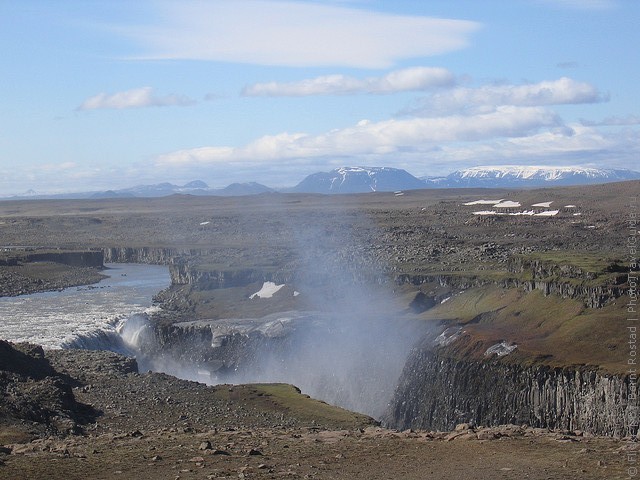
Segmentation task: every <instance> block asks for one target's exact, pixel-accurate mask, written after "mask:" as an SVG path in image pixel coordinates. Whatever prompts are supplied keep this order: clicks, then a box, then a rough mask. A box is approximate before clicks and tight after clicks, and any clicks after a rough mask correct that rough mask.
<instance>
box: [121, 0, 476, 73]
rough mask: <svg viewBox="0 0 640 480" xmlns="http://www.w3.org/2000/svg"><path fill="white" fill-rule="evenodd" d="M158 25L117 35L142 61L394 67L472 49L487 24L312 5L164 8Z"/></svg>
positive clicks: (191, 1)
mask: <svg viewBox="0 0 640 480" xmlns="http://www.w3.org/2000/svg"><path fill="white" fill-rule="evenodd" d="M159 5H160V6H161V7H162V11H161V12H160V14H159V15H158V16H157V18H156V20H155V21H154V23H153V24H152V25H141V26H137V27H128V28H120V29H118V30H117V32H116V33H118V34H120V35H125V36H127V37H129V38H130V39H132V40H133V41H134V42H135V43H136V44H138V45H139V46H140V48H141V49H143V51H144V53H142V54H141V55H140V57H142V58H148V59H188V60H212V61H222V62H238V63H251V64H259V65H281V66H296V67H305V66H345V67H363V68H388V67H390V66H392V65H394V64H396V63H397V62H398V61H399V60H402V59H407V58H418V57H425V56H431V55H440V54H444V53H447V52H451V51H455V50H459V49H462V48H464V47H466V46H467V44H468V40H469V37H470V35H471V34H472V33H473V32H474V31H476V30H478V28H479V27H480V24H478V23H476V22H471V21H466V20H450V19H442V18H431V17H423V16H409V15H395V14H388V13H382V12H374V11H367V10H361V9H356V8H349V7H342V6H335V5H323V4H321V3H311V2H293V1H279V0H263V1H257V0H234V1H232V2H231V1H226V0H211V1H208V2H202V1H196V0H184V1H181V2H161V3H160V4H159Z"/></svg>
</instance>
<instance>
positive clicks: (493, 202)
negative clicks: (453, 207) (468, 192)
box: [463, 198, 504, 206]
mask: <svg viewBox="0 0 640 480" xmlns="http://www.w3.org/2000/svg"><path fill="white" fill-rule="evenodd" d="M503 200H504V198H501V199H500V200H474V201H473V202H467V203H463V205H467V206H469V205H496V204H498V203H500V202H502V201H503Z"/></svg>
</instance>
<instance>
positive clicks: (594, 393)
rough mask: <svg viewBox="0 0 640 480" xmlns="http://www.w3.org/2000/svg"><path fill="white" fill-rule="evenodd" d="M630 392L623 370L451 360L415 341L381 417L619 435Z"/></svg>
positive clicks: (625, 426) (408, 422) (402, 425)
mask: <svg viewBox="0 0 640 480" xmlns="http://www.w3.org/2000/svg"><path fill="white" fill-rule="evenodd" d="M630 388H631V389H633V390H631V393H630ZM637 394H638V392H637V384H635V383H631V384H630V380H629V378H625V377H621V376H614V375H606V374H602V373H599V372H597V371H594V370H590V369H587V368H576V367H565V368H551V367H548V366H523V365H517V364H513V363H509V362H508V361H507V360H506V359H491V360H484V361H474V360H459V359H455V358H452V357H449V356H447V355H446V354H445V353H444V351H443V350H440V351H439V352H433V351H430V350H429V349H428V348H421V349H416V350H415V351H414V352H413V354H412V356H411V357H410V359H409V361H408V362H407V364H406V366H405V369H404V372H403V375H402V377H401V380H400V382H399V385H398V388H397V390H396V393H395V396H394V399H393V401H392V403H391V404H390V406H389V409H388V410H387V412H386V414H385V417H384V422H385V423H387V424H388V425H390V426H393V427H395V428H399V429H406V428H418V429H438V430H450V429H452V428H454V427H455V425H456V424H459V423H470V424H472V425H483V426H493V425H500V424H505V423H513V424H527V425H530V426H533V427H543V428H552V429H560V430H582V431H585V432H590V433H593V434H599V435H607V436H617V437H622V436H625V435H628V434H629V433H630V425H629V418H632V417H633V416H632V415H631V413H633V412H632V410H633V408H634V405H635V404H634V402H633V401H632V400H633V399H634V398H637Z"/></svg>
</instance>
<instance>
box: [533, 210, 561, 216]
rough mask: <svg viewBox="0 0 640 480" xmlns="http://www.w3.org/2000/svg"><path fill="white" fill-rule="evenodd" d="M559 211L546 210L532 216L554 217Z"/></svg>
mask: <svg viewBox="0 0 640 480" xmlns="http://www.w3.org/2000/svg"><path fill="white" fill-rule="evenodd" d="M558 213H560V210H546V211H544V212H540V213H536V214H534V217H555V216H556V215H557V214H558Z"/></svg>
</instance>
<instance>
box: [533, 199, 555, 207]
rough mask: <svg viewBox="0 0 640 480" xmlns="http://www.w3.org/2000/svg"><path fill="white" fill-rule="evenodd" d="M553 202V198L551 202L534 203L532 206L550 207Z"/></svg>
mask: <svg viewBox="0 0 640 480" xmlns="http://www.w3.org/2000/svg"><path fill="white" fill-rule="evenodd" d="M552 203H553V200H551V201H550V202H540V203H534V204H533V205H531V206H532V207H542V208H549V207H550V206H551V204H552Z"/></svg>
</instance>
